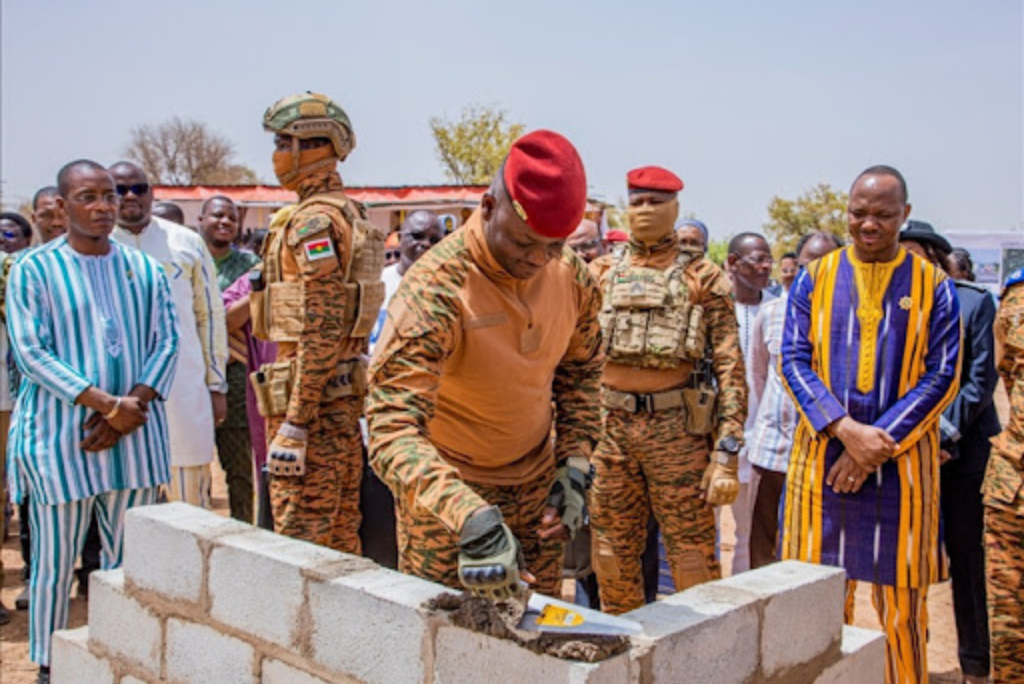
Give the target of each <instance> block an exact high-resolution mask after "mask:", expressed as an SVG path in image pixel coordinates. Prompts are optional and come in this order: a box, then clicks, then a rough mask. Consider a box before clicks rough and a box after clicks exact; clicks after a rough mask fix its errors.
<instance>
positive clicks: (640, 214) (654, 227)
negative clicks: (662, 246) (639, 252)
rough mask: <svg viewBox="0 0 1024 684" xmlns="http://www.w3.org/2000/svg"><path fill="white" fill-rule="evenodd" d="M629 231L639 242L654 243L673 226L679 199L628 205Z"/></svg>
mask: <svg viewBox="0 0 1024 684" xmlns="http://www.w3.org/2000/svg"><path fill="white" fill-rule="evenodd" d="M627 214H628V216H629V231H630V232H631V233H632V234H633V237H635V238H636V239H637V240H639V241H640V242H643V243H645V244H650V245H652V244H654V243H656V242H658V241H660V240H662V239H664V237H665V236H666V235H668V234H669V233H671V232H672V230H673V229H674V228H675V224H676V218H677V217H678V216H679V200H678V199H673V200H671V201H668V202H662V203H661V204H641V205H640V206H638V207H629V209H628V210H627Z"/></svg>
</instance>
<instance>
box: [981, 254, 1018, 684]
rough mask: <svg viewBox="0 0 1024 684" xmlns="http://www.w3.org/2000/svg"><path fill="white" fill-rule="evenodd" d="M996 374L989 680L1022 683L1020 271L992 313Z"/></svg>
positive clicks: (989, 475) (988, 481) (989, 483)
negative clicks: (1002, 394)
mask: <svg viewBox="0 0 1024 684" xmlns="http://www.w3.org/2000/svg"><path fill="white" fill-rule="evenodd" d="M995 333H996V347H997V349H1000V350H1001V351H1000V352H997V357H999V358H998V367H999V374H1000V375H1001V376H1002V378H1003V383H1004V384H1005V385H1006V390H1007V392H1009V394H1010V420H1009V422H1007V424H1006V427H1005V428H1004V429H1003V431H1002V432H1001V433H999V434H998V435H996V436H995V437H993V438H992V454H991V456H990V458H989V461H988V469H987V471H986V472H985V482H984V485H983V486H982V494H983V497H984V499H983V501H984V504H985V563H986V570H987V574H988V614H989V632H990V639H991V643H992V681H993V682H994V684H1003V683H1004V682H1005V683H1006V684H1009V682H1024V606H1022V604H1021V598H1022V597H1024V464H1022V462H1021V457H1022V455H1024V269H1022V270H1019V271H1017V272H1015V273H1014V274H1013V275H1011V276H1010V278H1009V280H1008V281H1007V283H1006V289H1005V290H1004V292H1003V299H1002V302H1001V303H1000V305H999V313H998V314H997V316H996V330H995Z"/></svg>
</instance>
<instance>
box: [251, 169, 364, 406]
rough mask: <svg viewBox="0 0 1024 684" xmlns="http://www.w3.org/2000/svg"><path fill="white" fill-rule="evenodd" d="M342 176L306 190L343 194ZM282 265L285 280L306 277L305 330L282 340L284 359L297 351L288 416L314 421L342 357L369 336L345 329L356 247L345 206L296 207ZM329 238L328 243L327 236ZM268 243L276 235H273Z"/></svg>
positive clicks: (286, 234)
mask: <svg viewBox="0 0 1024 684" xmlns="http://www.w3.org/2000/svg"><path fill="white" fill-rule="evenodd" d="M341 190H342V184H341V178H340V177H339V176H338V175H337V174H336V173H332V174H331V175H330V176H329V177H328V178H327V179H326V181H324V183H323V184H322V185H321V186H320V187H317V188H315V189H305V191H303V192H300V194H301V195H302V199H304V200H306V199H309V197H311V196H313V195H316V194H329V195H331V196H341ZM284 231H285V232H284V247H283V249H282V254H281V261H282V264H281V269H282V272H283V278H284V279H285V280H290V279H297V280H299V281H301V282H302V304H303V308H304V311H303V312H302V331H301V333H300V335H299V341H298V342H282V343H279V344H278V352H277V358H278V360H282V359H286V358H289V357H294V358H295V360H296V364H295V371H296V372H295V378H294V381H293V389H292V394H291V398H290V400H289V402H288V413H287V415H286V419H287V420H288V422H290V423H294V424H296V425H309V423H310V422H312V421H313V419H314V418H315V417H316V416H317V414H318V412H319V409H320V403H321V399H322V397H323V392H324V388H325V386H326V384H327V382H328V381H329V380H331V379H332V378H333V377H334V376H335V375H336V373H337V366H338V363H340V362H342V361H347V360H349V359H353V358H356V357H358V356H359V354H360V353H363V352H365V350H366V345H367V343H366V341H365V340H349V339H346V338H345V337H344V336H343V334H342V330H343V321H344V314H345V306H346V303H347V302H346V300H345V273H344V269H343V266H342V265H343V264H347V263H348V261H349V255H350V253H351V249H352V227H351V226H350V225H349V224H348V222H347V221H346V220H345V219H344V217H343V216H342V214H341V211H340V210H339V209H337V208H336V207H334V206H331V205H328V204H319V205H316V204H315V205H312V206H307V207H304V208H302V209H300V210H299V211H297V212H295V213H294V214H293V215H291V217H290V218H289V220H288V223H287V226H285V228H284ZM325 237H328V238H329V243H327V244H328V246H327V247H326V248H325V247H324V238H325ZM267 242H268V247H269V246H270V242H271V241H270V239H268V241H267Z"/></svg>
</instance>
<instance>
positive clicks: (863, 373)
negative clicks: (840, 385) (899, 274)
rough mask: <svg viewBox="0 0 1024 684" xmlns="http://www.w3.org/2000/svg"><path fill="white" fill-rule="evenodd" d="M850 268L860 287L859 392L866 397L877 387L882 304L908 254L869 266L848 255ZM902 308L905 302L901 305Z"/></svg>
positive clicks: (858, 295)
mask: <svg viewBox="0 0 1024 684" xmlns="http://www.w3.org/2000/svg"><path fill="white" fill-rule="evenodd" d="M849 257H850V265H851V266H852V267H853V276H854V280H855V282H856V284H857V297H858V299H859V305H858V307H857V320H858V321H860V359H859V361H858V367H857V389H858V390H860V391H861V392H864V393H867V392H870V391H871V388H872V387H874V386H875V366H876V363H877V361H876V357H877V354H878V326H879V324H880V323H881V322H882V314H883V311H882V301H883V300H884V299H885V293H886V292H887V291H888V289H889V283H890V282H892V275H893V273H895V272H896V268H897V267H898V266H899V265H900V264H902V263H903V261H904V260H905V259H906V257H907V252H906V250H904V249H902V248H901V249H900V252H899V255H898V256H897V257H896V258H895V259H893V260H892V261H888V262H876V263H870V264H866V263H864V262H862V261H860V260H859V259H857V257H856V256H854V254H853V250H852V249H851V250H850V251H849ZM900 305H901V306H902V302H900Z"/></svg>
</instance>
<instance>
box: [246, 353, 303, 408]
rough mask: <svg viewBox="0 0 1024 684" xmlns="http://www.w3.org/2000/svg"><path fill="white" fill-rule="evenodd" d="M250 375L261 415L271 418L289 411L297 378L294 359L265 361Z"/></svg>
mask: <svg viewBox="0 0 1024 684" xmlns="http://www.w3.org/2000/svg"><path fill="white" fill-rule="evenodd" d="M249 377H250V380H251V382H252V388H253V390H254V392H255V393H256V406H257V408H258V409H259V412H260V415H261V416H263V417H264V418H270V417H273V416H283V415H285V414H286V413H288V400H289V399H290V398H291V396H292V382H293V381H294V378H295V367H294V366H293V365H292V361H290V360H289V361H278V362H277V363H265V364H263V366H261V367H260V369H259V370H258V371H256V372H255V373H253V374H252V375H251V376H249Z"/></svg>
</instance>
